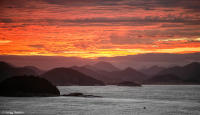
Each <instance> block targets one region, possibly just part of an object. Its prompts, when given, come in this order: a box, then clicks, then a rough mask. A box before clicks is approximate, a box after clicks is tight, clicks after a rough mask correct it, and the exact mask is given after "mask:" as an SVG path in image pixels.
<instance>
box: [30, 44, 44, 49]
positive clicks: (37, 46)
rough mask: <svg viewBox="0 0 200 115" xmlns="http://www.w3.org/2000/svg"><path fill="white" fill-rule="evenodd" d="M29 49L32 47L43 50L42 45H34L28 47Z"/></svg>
mask: <svg viewBox="0 0 200 115" xmlns="http://www.w3.org/2000/svg"><path fill="white" fill-rule="evenodd" d="M28 46H29V47H33V48H38V49H40V48H44V45H41V44H35V45H28Z"/></svg>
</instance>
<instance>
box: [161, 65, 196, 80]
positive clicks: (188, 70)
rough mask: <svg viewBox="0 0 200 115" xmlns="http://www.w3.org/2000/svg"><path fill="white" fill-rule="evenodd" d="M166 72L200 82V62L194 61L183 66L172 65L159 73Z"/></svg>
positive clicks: (164, 73)
mask: <svg viewBox="0 0 200 115" xmlns="http://www.w3.org/2000/svg"><path fill="white" fill-rule="evenodd" d="M166 74H174V75H176V76H178V77H180V78H181V79H183V80H184V81H187V82H194V83H200V63H198V62H192V63H190V64H188V65H185V66H183V67H179V66H176V67H171V68H167V69H164V70H162V71H160V72H159V73H158V75H166Z"/></svg>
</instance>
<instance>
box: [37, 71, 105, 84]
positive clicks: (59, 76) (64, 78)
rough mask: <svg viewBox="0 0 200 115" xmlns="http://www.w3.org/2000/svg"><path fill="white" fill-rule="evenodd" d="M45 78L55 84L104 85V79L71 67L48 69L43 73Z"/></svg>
mask: <svg viewBox="0 0 200 115" xmlns="http://www.w3.org/2000/svg"><path fill="white" fill-rule="evenodd" d="M41 76H42V77H43V78H45V79H47V80H49V81H50V82H52V83H53V84H54V85H57V86H58V85H59V86H69V85H80V86H90V85H91V86H93V85H104V83H103V82H102V81H99V80H96V79H94V78H92V77H90V76H87V75H85V74H83V73H80V72H78V71H76V70H73V69H71V68H55V69H52V70H49V71H47V72H46V73H44V74H42V75H41Z"/></svg>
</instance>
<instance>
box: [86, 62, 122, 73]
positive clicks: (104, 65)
mask: <svg viewBox="0 0 200 115" xmlns="http://www.w3.org/2000/svg"><path fill="white" fill-rule="evenodd" d="M84 67H85V68H88V69H90V70H93V71H108V72H112V71H119V70H120V69H119V68H117V67H115V66H114V65H112V64H111V63H109V62H104V61H100V62H98V63H96V64H94V65H85V66H84Z"/></svg>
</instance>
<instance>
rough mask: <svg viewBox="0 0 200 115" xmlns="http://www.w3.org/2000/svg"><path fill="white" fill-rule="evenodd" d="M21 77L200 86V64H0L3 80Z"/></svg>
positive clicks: (83, 82)
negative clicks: (45, 66) (140, 66)
mask: <svg viewBox="0 0 200 115" xmlns="http://www.w3.org/2000/svg"><path fill="white" fill-rule="evenodd" d="M19 75H40V76H41V77H43V78H45V79H47V80H49V81H50V82H52V83H53V84H54V85H104V84H108V85H109V84H111V85H113V84H116V85H117V84H119V83H123V82H133V83H139V84H140V83H143V84H200V63H198V62H193V63H190V64H188V65H185V66H183V67H180V66H175V67H170V68H163V67H159V66H152V67H150V68H146V69H142V70H135V69H134V68H131V67H127V68H126V69H123V70H121V69H119V68H117V67H115V66H114V65H112V64H111V63H108V62H99V63H96V64H93V65H85V66H80V67H79V66H72V67H70V68H64V67H60V68H55V69H52V70H49V71H46V72H45V71H42V70H40V69H38V68H36V67H33V66H25V67H14V66H12V65H10V64H8V63H5V62H0V81H2V80H4V79H6V78H9V77H12V76H19Z"/></svg>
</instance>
